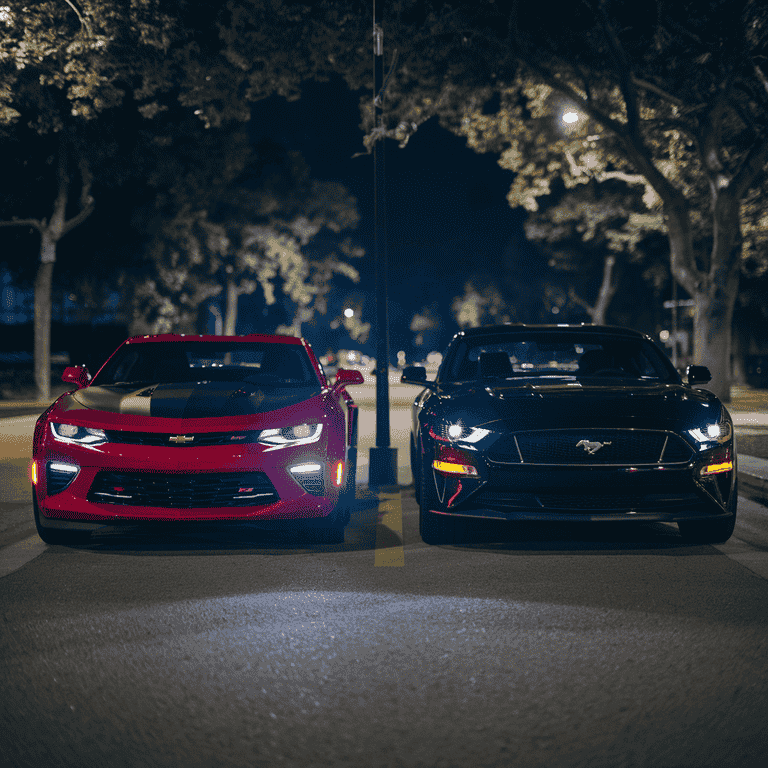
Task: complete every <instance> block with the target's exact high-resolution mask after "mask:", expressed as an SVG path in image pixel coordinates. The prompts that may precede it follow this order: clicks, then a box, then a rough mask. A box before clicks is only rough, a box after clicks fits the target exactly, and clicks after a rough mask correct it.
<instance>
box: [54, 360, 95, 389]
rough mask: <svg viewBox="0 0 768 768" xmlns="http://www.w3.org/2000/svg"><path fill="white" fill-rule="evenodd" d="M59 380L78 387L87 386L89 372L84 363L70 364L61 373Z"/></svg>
mask: <svg viewBox="0 0 768 768" xmlns="http://www.w3.org/2000/svg"><path fill="white" fill-rule="evenodd" d="M61 380H62V381H63V382H66V383H67V384H76V385H77V388H78V389H82V388H83V387H86V386H88V383H89V382H90V380H91V374H90V373H88V368H86V367H85V366H84V365H70V366H68V367H67V368H65V369H64V373H62V374H61Z"/></svg>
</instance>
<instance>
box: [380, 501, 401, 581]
mask: <svg viewBox="0 0 768 768" xmlns="http://www.w3.org/2000/svg"><path fill="white" fill-rule="evenodd" d="M392 534H394V535H395V536H397V538H398V539H399V541H400V543H399V544H398V545H396V546H394V547H393V546H389V544H390V543H391V541H392ZM374 565H376V566H383V567H390V566H399V565H405V554H404V552H403V498H402V496H401V494H400V491H397V492H396V493H380V494H379V518H378V524H377V525H376V556H375V559H374Z"/></svg>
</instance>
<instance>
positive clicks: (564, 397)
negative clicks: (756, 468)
mask: <svg viewBox="0 0 768 768" xmlns="http://www.w3.org/2000/svg"><path fill="white" fill-rule="evenodd" d="M710 378H711V377H710V374H709V371H708V370H707V369H706V368H705V367H703V366H693V365H692V366H689V367H688V369H687V372H686V379H687V380H686V381H685V382H684V381H683V380H682V379H681V377H680V375H679V374H678V372H677V371H676V370H675V368H674V366H673V365H672V363H671V362H670V361H669V359H668V358H667V356H666V355H665V354H664V353H663V352H662V351H661V350H660V349H659V348H658V347H657V346H656V345H655V344H654V343H653V342H652V341H651V339H650V338H649V337H648V336H646V335H644V334H642V333H638V332H636V331H632V330H628V329H625V328H618V327H612V326H597V325H499V326H491V327H486V328H472V329H468V330H464V331H461V332H460V333H458V334H457V335H456V336H455V337H454V338H453V340H452V341H451V343H450V345H449V347H448V350H447V352H446V354H445V356H444V358H443V362H442V364H441V365H440V369H439V371H438V373H437V377H436V379H435V381H433V382H432V381H427V375H426V370H425V369H424V368H422V367H419V366H409V367H407V368H405V369H404V371H403V375H402V381H403V382H407V383H410V384H420V385H422V386H424V387H425V389H424V391H423V392H422V393H421V394H420V395H419V396H418V397H417V398H416V400H415V402H414V404H413V419H412V420H413V423H412V432H411V466H412V469H413V476H414V481H415V484H416V496H417V499H418V501H419V505H420V516H419V522H420V531H421V536H422V538H423V539H424V541H426V542H427V543H430V544H438V543H449V542H453V541H455V540H456V538H457V537H458V533H459V531H460V530H461V529H462V528H463V526H462V527H461V528H459V527H457V526H456V521H457V519H462V518H463V519H464V520H469V519H473V518H495V519H498V520H560V521H563V520H582V521H596V520H638V521H664V522H676V523H677V525H678V528H679V530H680V533H681V534H682V536H684V537H685V538H687V539H691V540H695V541H701V542H722V541H725V540H727V539H728V538H729V537H730V535H731V534H732V532H733V527H734V523H735V521H736V499H737V493H736V453H735V451H734V443H733V424H732V421H731V417H730V415H729V414H728V411H727V410H726V409H725V407H724V406H723V405H722V404H721V403H720V401H719V400H718V399H717V397H715V395H714V394H712V393H711V392H708V391H706V390H704V389H697V388H695V387H694V385H696V384H699V385H700V384H705V383H706V382H708V381H709V380H710Z"/></svg>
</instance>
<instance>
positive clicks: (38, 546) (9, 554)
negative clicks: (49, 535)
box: [0, 534, 47, 578]
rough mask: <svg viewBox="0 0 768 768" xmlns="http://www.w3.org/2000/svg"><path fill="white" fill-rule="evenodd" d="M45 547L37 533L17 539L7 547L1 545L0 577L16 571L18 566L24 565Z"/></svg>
mask: <svg viewBox="0 0 768 768" xmlns="http://www.w3.org/2000/svg"><path fill="white" fill-rule="evenodd" d="M46 549H47V545H46V544H44V543H43V541H42V540H41V539H40V537H39V536H38V535H37V534H34V535H33V536H30V537H29V538H28V539H24V540H23V541H17V542H16V543H15V544H11V545H10V546H9V547H3V549H0V578H2V577H3V576H8V574H10V573H13V572H14V571H18V570H19V568H21V567H22V566H23V565H26V564H27V563H28V562H29V561H30V560H34V559H35V558H36V557H37V556H38V555H41V554H42V553H43V552H45V550H46Z"/></svg>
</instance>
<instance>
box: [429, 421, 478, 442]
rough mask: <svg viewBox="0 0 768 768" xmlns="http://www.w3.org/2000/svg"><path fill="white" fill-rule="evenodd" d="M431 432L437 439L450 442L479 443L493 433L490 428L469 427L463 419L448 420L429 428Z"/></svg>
mask: <svg viewBox="0 0 768 768" xmlns="http://www.w3.org/2000/svg"><path fill="white" fill-rule="evenodd" d="M429 434H430V435H431V436H432V437H433V438H435V439H436V440H440V441H442V442H449V443H469V444H470V445H474V444H475V443H479V442H480V441H481V440H482V439H483V438H484V437H487V436H488V435H490V434H491V430H490V429H483V428H481V427H469V426H466V425H465V424H464V422H463V421H462V420H461V419H457V420H456V421H446V422H443V423H441V424H438V425H436V426H435V427H434V428H433V427H430V428H429Z"/></svg>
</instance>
